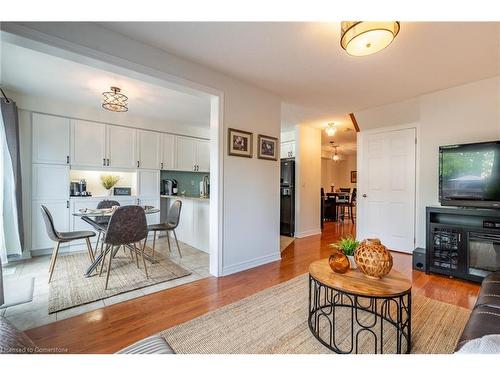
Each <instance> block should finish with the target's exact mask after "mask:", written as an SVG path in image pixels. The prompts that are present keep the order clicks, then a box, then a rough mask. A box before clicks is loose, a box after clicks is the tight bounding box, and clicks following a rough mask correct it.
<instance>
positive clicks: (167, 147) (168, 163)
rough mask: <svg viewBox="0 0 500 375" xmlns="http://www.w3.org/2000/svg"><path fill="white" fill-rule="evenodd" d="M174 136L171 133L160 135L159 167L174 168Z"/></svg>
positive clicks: (163, 168)
mask: <svg viewBox="0 0 500 375" xmlns="http://www.w3.org/2000/svg"><path fill="white" fill-rule="evenodd" d="M174 152H175V137H174V136H173V135H172V134H162V135H161V165H160V169H162V170H168V169H174V168H175V165H174V159H175V158H174Z"/></svg>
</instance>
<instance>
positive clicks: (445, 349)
mask: <svg viewBox="0 0 500 375" xmlns="http://www.w3.org/2000/svg"><path fill="white" fill-rule="evenodd" d="M349 311H350V310H349ZM307 313H308V276H307V275H301V276H298V277H296V278H294V279H292V280H290V281H287V282H285V283H282V284H279V285H276V286H274V287H272V288H269V289H266V290H264V291H262V292H259V293H257V294H254V295H252V296H250V297H247V298H245V299H243V300H241V301H238V302H235V303H233V304H230V305H227V306H224V307H222V308H220V309H217V310H215V311H213V312H210V313H208V314H206V315H203V316H201V317H199V318H196V319H193V320H191V321H189V322H186V323H183V324H180V325H178V326H175V327H172V328H169V329H167V330H165V331H163V332H161V336H162V337H163V338H165V340H167V342H168V343H169V344H170V345H171V346H172V348H173V349H174V350H175V352H176V353H181V354H182V353H185V354H233V353H234V354H274V353H278V354H320V353H325V354H326V353H332V352H331V351H330V350H329V349H327V348H326V347H325V346H323V345H322V344H321V343H319V342H318V341H317V340H316V338H315V337H314V336H313V335H312V333H311V332H310V331H309V327H308V324H307ZM469 314H470V311H469V310H467V309H464V308H461V307H458V306H454V305H450V304H446V303H443V302H439V301H436V300H432V299H430V298H426V297H423V296H419V295H415V296H414V297H413V304H412V340H413V348H412V353H429V354H430V353H452V352H453V350H454V348H455V345H456V342H457V341H458V339H459V336H460V334H461V332H462V330H463V328H464V326H465V323H466V322H467V319H468V317H469ZM340 315H341V314H337V318H338V319H339V320H340V321H342V319H345V318H348V317H350V312H347V311H346V312H345V313H344V315H345V316H340ZM339 325H340V324H339ZM347 325H348V324H345V326H344V327H340V329H339V330H338V331H337V333H336V335H337V337H347V334H348V332H347V331H349V330H350V327H347ZM342 330H344V331H345V332H342ZM384 335H385V334H384ZM392 336H393V337H392V338H391V337H387V336H384V340H386V339H387V340H389V341H390V340H392V341H393V344H394V343H395V341H396V339H395V335H394V334H393V335H392ZM340 341H341V340H340ZM372 351H373V342H369V343H367V345H363V344H362V345H361V347H360V350H359V352H360V353H371V352H372Z"/></svg>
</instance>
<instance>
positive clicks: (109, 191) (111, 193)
mask: <svg viewBox="0 0 500 375" xmlns="http://www.w3.org/2000/svg"><path fill="white" fill-rule="evenodd" d="M112 195H113V189H108V197H111V196H112Z"/></svg>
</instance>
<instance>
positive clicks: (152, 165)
mask: <svg viewBox="0 0 500 375" xmlns="http://www.w3.org/2000/svg"><path fill="white" fill-rule="evenodd" d="M161 138H162V134H161V133H157V132H151V131H147V130H138V131H137V153H138V158H139V159H138V160H139V168H144V169H160V164H161V156H162V155H161V152H160V151H161V149H160V147H161V146H160V145H161Z"/></svg>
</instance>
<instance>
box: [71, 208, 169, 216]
mask: <svg viewBox="0 0 500 375" xmlns="http://www.w3.org/2000/svg"><path fill="white" fill-rule="evenodd" d="M142 208H144V213H145V214H146V215H149V214H156V213H158V212H160V209H159V208H155V207H153V206H143V207H142ZM115 211H116V209H114V208H82V209H80V210H78V211H77V212H74V213H73V216H82V217H84V216H85V217H106V216H111V215H113V213H114V212H115Z"/></svg>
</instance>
